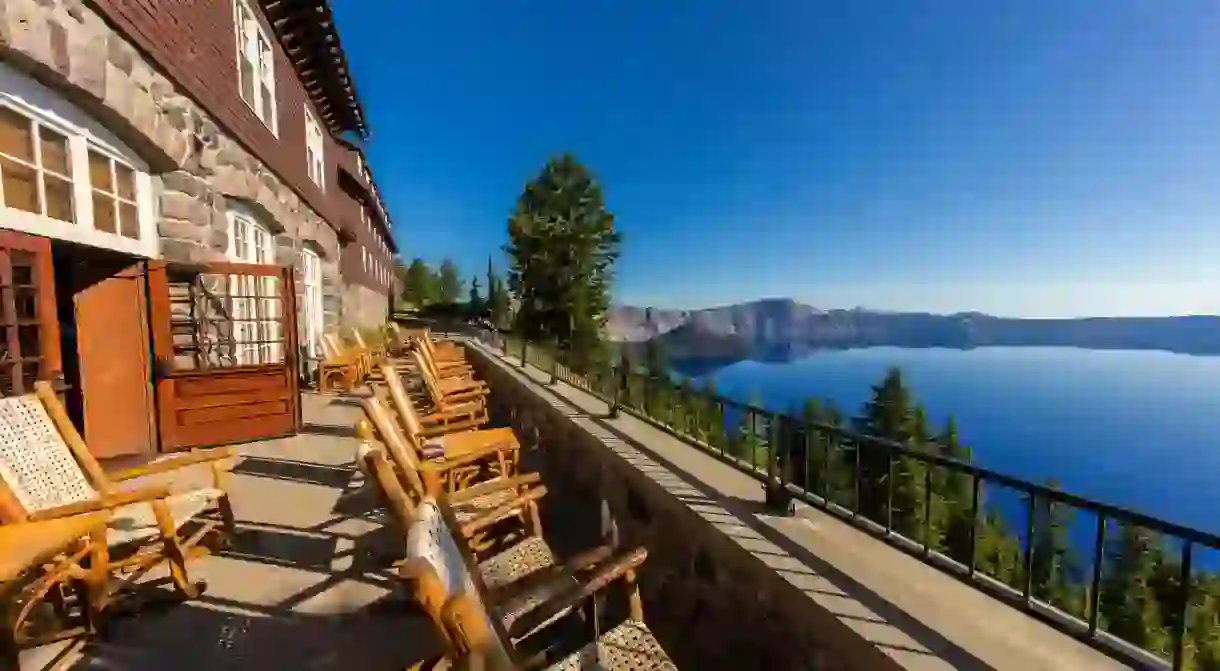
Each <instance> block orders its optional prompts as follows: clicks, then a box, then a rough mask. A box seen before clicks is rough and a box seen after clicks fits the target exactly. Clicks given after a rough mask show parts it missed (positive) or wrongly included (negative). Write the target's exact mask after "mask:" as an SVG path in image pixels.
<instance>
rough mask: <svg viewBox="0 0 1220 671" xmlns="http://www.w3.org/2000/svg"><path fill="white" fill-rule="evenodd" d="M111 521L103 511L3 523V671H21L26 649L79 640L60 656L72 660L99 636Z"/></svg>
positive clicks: (0, 563) (0, 651)
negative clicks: (100, 598) (90, 638)
mask: <svg viewBox="0 0 1220 671" xmlns="http://www.w3.org/2000/svg"><path fill="white" fill-rule="evenodd" d="M109 518H110V514H109V512H106V511H101V512H93V513H84V514H81V515H70V516H68V517H60V518H57V519H52V520H44V521H39V522H14V523H9V524H0V617H2V618H3V619H2V621H3V627H2V628H0V669H3V671H19V670H20V668H21V662H20V653H21V651H22V650H24V649H27V648H34V647H38V646H40V645H45V644H48V643H53V642H55V641H60V640H63V639H74V640H73V641H72V643H70V644H69V645H68V647H67V648H65V649H63V650H61V651H59V653H58V655H57V657H58V658H59V659H66V658H68V656H70V655H71V654H72V653H73V652H75V651H76V650H78V649H79V648H80V647H81V646H83V645H84V644H85V643H86V642H87V638H86V637H88V636H90V635H92V634H94V633H96V631H97V625H98V616H99V614H100V608H99V607H98V606H97V604H96V601H97V595H99V594H103V593H104V591H105V589H106V580H107V577H108V574H107V566H106V565H107V563H108V561H109V558H108V554H107V547H106V522H107V520H108V519H109ZM73 597H75V599H74V600H73Z"/></svg>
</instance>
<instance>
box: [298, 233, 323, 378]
mask: <svg viewBox="0 0 1220 671" xmlns="http://www.w3.org/2000/svg"><path fill="white" fill-rule="evenodd" d="M301 275H302V276H304V279H305V353H306V355H307V356H309V358H311V359H320V358H322V330H323V313H322V257H320V256H318V254H317V252H315V251H313V250H312V249H303V250H301Z"/></svg>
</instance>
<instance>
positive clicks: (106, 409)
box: [73, 259, 156, 459]
mask: <svg viewBox="0 0 1220 671" xmlns="http://www.w3.org/2000/svg"><path fill="white" fill-rule="evenodd" d="M87 265H88V266H89V267H88V268H83V269H81V272H84V273H87V272H88V270H91V269H92V270H95V271H96V273H97V274H98V275H101V277H82V278H81V280H82V282H81V285H82V286H81V288H80V289H79V290H78V291H77V292H76V294H75V295H74V296H73V302H74V304H75V305H74V312H75V316H76V331H77V333H78V334H80V335H79V336H78V337H77V339H76V343H77V344H76V350H77V354H78V356H79V362H80V363H79V365H80V385H81V394H82V396H83V413H82V414H83V416H84V425H85V442H87V443H88V444H89V451H90V452H92V453H93V455H94V456H95V457H98V458H99V459H104V458H109V457H117V456H126V455H135V454H149V453H153V452H155V451H156V434H155V431H154V421H153V399H152V388H151V385H150V384H149V356H148V315H147V309H146V306H147V299H146V293H145V281H144V266H143V264H137V265H134V266H130V267H127V268H122V267H121V266H119V265H118V264H106V263H104V262H102V261H101V260H100V259H93V260H92V263H89V264H87ZM116 269H117V272H116Z"/></svg>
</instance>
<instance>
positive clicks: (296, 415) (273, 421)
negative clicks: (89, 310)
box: [148, 262, 300, 451]
mask: <svg viewBox="0 0 1220 671" xmlns="http://www.w3.org/2000/svg"><path fill="white" fill-rule="evenodd" d="M148 303H149V316H150V324H151V329H152V341H153V357H154V363H153V371H154V379H155V386H156V397H157V417H158V433H159V434H160V443H161V450H162V451H174V450H182V449H186V448H190V447H199V446H207V445H220V444H227V443H236V442H244V441H250V440H258V439H263V438H274V437H278V436H285V435H290V434H293V433H295V432H297V431H298V430H299V429H300V389H299V380H298V376H297V355H298V353H297V331H296V324H297V320H296V290H295V288H294V285H293V276H292V269H291V268H282V267H279V266H269V265H255V264H246V263H209V264H177V263H164V262H151V263H150V264H149V268H148Z"/></svg>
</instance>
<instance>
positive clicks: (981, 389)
mask: <svg viewBox="0 0 1220 671" xmlns="http://www.w3.org/2000/svg"><path fill="white" fill-rule="evenodd" d="M889 366H899V367H900V368H902V370H903V373H904V374H905V377H906V380H907V383H908V385H909V386H910V388H911V389H912V391H913V392H914V393H915V395H916V396H917V397H918V398H919V399H921V400H922V401H923V402H924V403H925V405H926V407H927V410H928V414H929V417H930V418H931V419H932V420H933V421H934V422H936V424H937V425H938V426H939V425H940V424H942V423H943V420H944V418H945V417H946V416H948V415H949V414H953V415H954V416H955V417H956V419H957V422H958V428H959V432H960V436H961V439H962V442H963V443H964V444H966V445H969V446H970V447H971V448H972V449H973V451H974V460H975V462H976V463H978V464H979V465H982V466H985V467H987V468H991V469H994V470H998V471H1000V472H1003V473H1008V474H1011V475H1015V476H1018V477H1022V478H1025V479H1028V480H1033V481H1036V482H1044V481H1045V480H1046V479H1047V478H1051V477H1053V478H1057V479H1058V480H1059V481H1060V483H1061V486H1062V488H1063V489H1064V490H1066V491H1069V492H1072V493H1075V494H1078V495H1081V496H1085V497H1088V498H1092V499H1097V500H1100V501H1102V502H1105V503H1111V504H1116V505H1120V506H1123V507H1126V508H1132V509H1135V510H1137V511H1140V512H1143V513H1145V514H1147V515H1151V516H1154V517H1159V518H1162V519H1166V520H1169V521H1172V522H1176V523H1178V524H1182V525H1185V526H1191V527H1195V528H1198V529H1201V530H1204V531H1208V532H1211V533H1217V534H1220V357H1193V356H1185V355H1177V354H1170V353H1164V352H1134V351H1093V350H1080V349H1071V348H1007V347H995V348H982V349H976V350H966V351H962V350H948V349H900V348H891V347H879V348H869V349H859V350H849V351H827V352H825V353H820V354H817V355H814V356H811V357H809V358H805V359H801V360H798V361H794V362H790V363H783V364H769V363H759V362H752V361H746V362H738V363H734V364H732V365H729V366H727V367H725V368H720V369H719V370H716V371H715V372H713V373H710V374H708V375H705V376H704V378H702V379H703V380H706V379H708V378H710V379H713V380H714V381H715V383H716V386H717V388H718V390H719V392H720V393H721V394H723V395H725V396H728V397H730V398H734V399H738V400H742V401H748V400H750V399H751V397H752V396H756V397H757V399H759V400H760V401H761V403H762V405H764V406H766V407H768V408H772V409H781V410H786V409H789V408H793V407H795V406H797V405H799V404H800V403H801V402H803V400H804V399H806V398H808V397H809V396H816V397H818V398H823V399H831V400H833V401H834V402H835V403H837V404H838V405H839V407H840V408H842V409H843V410H844V411H845V412H847V413H849V414H855V413H856V412H857V411H858V409H859V408H860V406H861V404H862V403H863V402H864V401H865V400H866V399H867V398H868V396H869V393H870V391H871V390H870V385H872V384H874V383H876V382H878V381H879V380H880V379H881V377H882V376H883V375H884V374H885V370H886V368H887V367H889ZM676 368H677V369H678V371H679V372H682V368H683V366H682V364H681V362H678V363H677V365H676ZM1005 507H1008V506H1005ZM1006 516H1007V515H1006ZM1092 525H1093V522H1092V521H1091V520H1090V522H1089V526H1092ZM1081 531H1083V530H1081ZM1077 533H1080V532H1079V531H1076V532H1074V533H1073V536H1076V535H1077ZM1209 554H1210V553H1209ZM1209 563H1210V562H1209Z"/></svg>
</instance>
